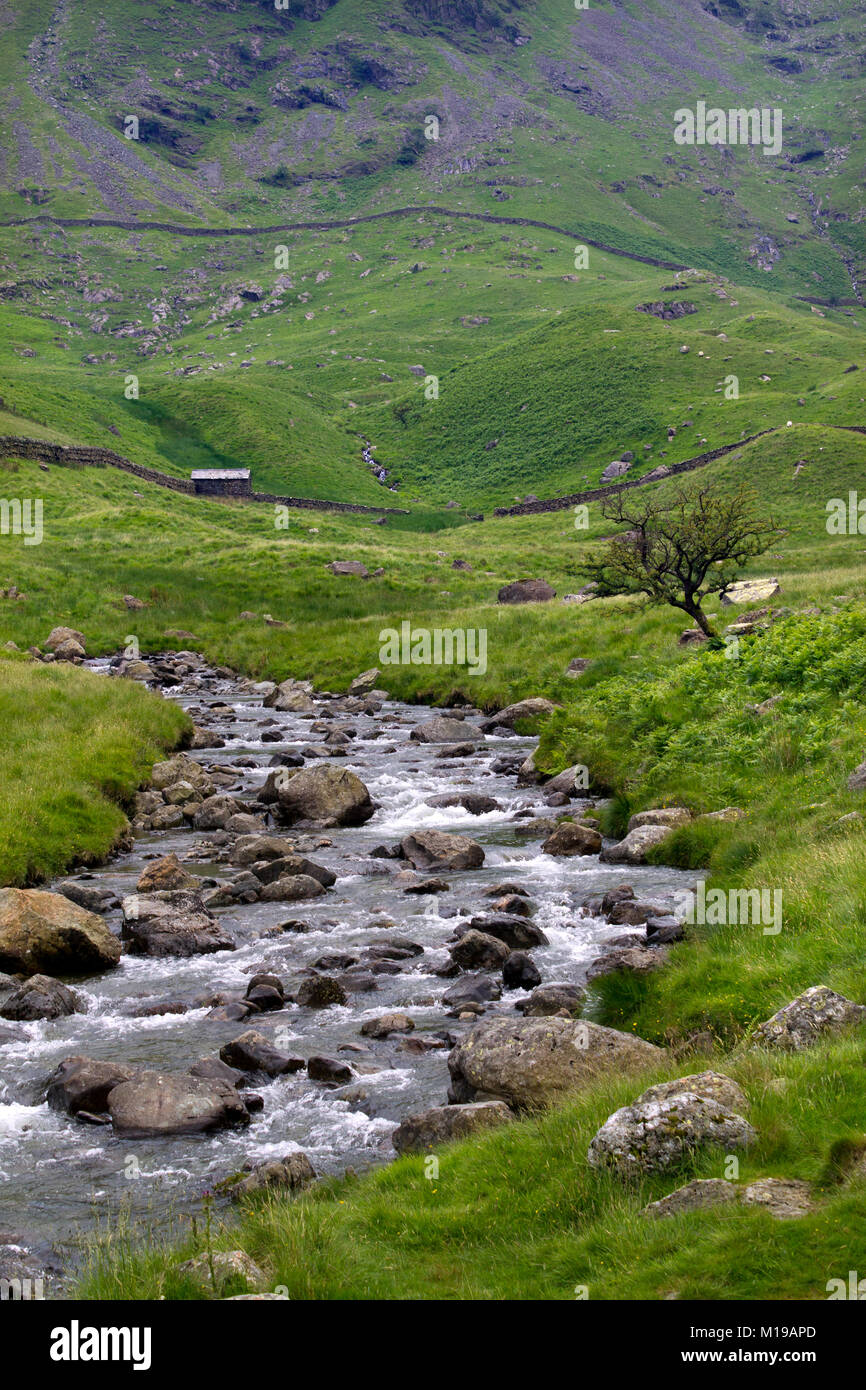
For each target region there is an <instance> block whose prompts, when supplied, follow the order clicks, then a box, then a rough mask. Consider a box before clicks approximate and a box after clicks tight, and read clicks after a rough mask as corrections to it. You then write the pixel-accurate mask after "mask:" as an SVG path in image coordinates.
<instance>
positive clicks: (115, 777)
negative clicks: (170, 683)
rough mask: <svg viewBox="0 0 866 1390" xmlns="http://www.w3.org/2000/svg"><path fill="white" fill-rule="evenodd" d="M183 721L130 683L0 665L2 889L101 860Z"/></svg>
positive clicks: (78, 673) (163, 702)
mask: <svg viewBox="0 0 866 1390" xmlns="http://www.w3.org/2000/svg"><path fill="white" fill-rule="evenodd" d="M188 724H189V720H188V718H187V716H186V715H185V714H183V712H182V711H181V710H180V709H178V707H177V706H176V705H174V704H171V703H169V702H168V701H166V700H162V699H161V698H160V697H159V696H154V695H151V694H149V693H148V692H147V691H146V690H143V689H142V688H141V686H138V685H135V684H134V683H133V682H131V681H107V680H105V679H104V677H102V676H96V675H93V674H91V673H90V672H89V671H79V670H76V669H75V668H74V667H70V666H62V667H60V666H58V667H53V666H37V665H30V664H27V663H24V662H22V661H18V660H3V661H0V726H2V728H3V740H2V743H0V786H2V788H3V796H2V800H0V883H2V884H4V885H10V884H11V885H16V886H23V885H26V884H33V883H36V882H38V881H40V880H41V879H44V878H48V877H50V876H51V875H52V874H58V873H60V872H62V871H63V870H64V869H66V868H68V867H69V866H70V865H71V864H73V863H87V862H94V861H98V860H100V859H102V858H103V857H104V855H105V854H106V853H107V852H108V850H109V849H110V848H111V846H112V845H113V844H114V843H115V842H116V841H117V839H118V836H120V835H121V834H122V832H123V830H124V829H125V827H126V824H127V818H126V815H125V812H124V807H125V806H126V807H128V806H129V803H130V801H131V799H132V796H133V793H134V792H135V790H136V789H137V788H138V787H139V786H140V785H141V783H142V782H143V781H145V780H146V779H147V777H148V775H149V773H150V768H151V767H152V765H153V763H154V762H155V761H156V760H157V759H158V758H160V757H161V756H162V755H163V753H164V752H165V750H167V749H169V748H173V747H174V746H175V745H176V744H177V742H178V740H179V738H180V737H181V734H182V732H183V730H184V729H185V728H186V727H187V726H188Z"/></svg>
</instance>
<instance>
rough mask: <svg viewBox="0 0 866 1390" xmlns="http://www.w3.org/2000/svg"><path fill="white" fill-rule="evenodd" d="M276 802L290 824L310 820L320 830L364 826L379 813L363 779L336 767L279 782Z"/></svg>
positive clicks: (328, 765) (301, 773)
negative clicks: (332, 827) (323, 828)
mask: <svg viewBox="0 0 866 1390" xmlns="http://www.w3.org/2000/svg"><path fill="white" fill-rule="evenodd" d="M286 771H287V772H288V770H286ZM277 801H278V806H279V813H280V816H281V817H282V819H283V820H285V821H287V822H289V823H290V824H291V823H293V822H294V821H297V820H308V821H312V822H314V823H315V824H316V825H320V826H336V825H364V824H365V822H366V821H368V820H369V819H370V817H371V816H372V815H373V813H374V811H375V809H376V808H375V806H374V805H373V803H372V801H371V800H370V793H369V792H368V790H367V788H366V787H365V786H364V783H363V782H362V781H361V779H360V777H357V776H356V775H355V773H354V772H350V771H349V770H348V768H345V767H335V766H334V764H333V763H321V764H320V765H318V766H317V767H305V768H302V769H300V770H299V771H297V772H295V773H293V774H292V775H291V776H289V775H286V776H284V777H282V778H280V779H279V781H278V783H277Z"/></svg>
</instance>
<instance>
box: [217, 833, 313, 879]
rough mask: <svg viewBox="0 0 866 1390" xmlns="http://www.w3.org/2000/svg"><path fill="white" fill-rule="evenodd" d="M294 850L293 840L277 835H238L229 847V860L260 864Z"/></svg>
mask: <svg viewBox="0 0 866 1390" xmlns="http://www.w3.org/2000/svg"><path fill="white" fill-rule="evenodd" d="M294 851H295V842H294V840H286V839H283V838H282V837H281V836H279V835H240V836H239V837H238V839H237V840H235V842H234V844H233V845H232V847H231V851H230V853H229V861H230V862H231V863H232V864H240V865H247V864H256V865H260V864H263V863H264V862H265V861H266V860H268V859H285V858H287V857H288V856H289V855H290V854H294ZM299 872H300V873H303V872H305V871H304V870H299Z"/></svg>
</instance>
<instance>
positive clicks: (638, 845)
mask: <svg viewBox="0 0 866 1390" xmlns="http://www.w3.org/2000/svg"><path fill="white" fill-rule="evenodd" d="M671 829H672V827H671V826H669V825H639V826H637V828H636V829H635V830H630V831H629V832H628V834H627V835H626V837H625V839H624V840H620V841H619V842H618V843H617V844H615V845H609V846H608V848H607V849H603V850H602V852H601V855H600V856H599V857H600V858H601V861H602V863H603V864H645V863H646V860H647V855H648V853H649V851H650V850H651V849H654V848H655V846H656V845H660V844H661V843H662V841H663V840H666V839H667V838H668V836H669V835H670V833H671Z"/></svg>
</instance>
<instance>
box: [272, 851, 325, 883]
mask: <svg viewBox="0 0 866 1390" xmlns="http://www.w3.org/2000/svg"><path fill="white" fill-rule="evenodd" d="M252 871H253V873H254V874H255V876H256V878H257V879H258V880H259V882H260V883H276V882H277V880H278V879H281V878H293V877H294V876H296V875H300V876H302V877H305V878H314V879H315V880H316V882H317V883H320V884H321V885H322V887H323V888H332V887H333V886H334V884H335V883H336V882H337V875H336V874H335V873H333V872H332V870H331V869H326V868H325V866H324V865H323V864H315V863H314V862H313V860H312V859H305V858H304V856H303V855H302V854H283V855H280V856H279V857H278V858H269V859H266V860H262V862H261V863H254V864H253V866H252Z"/></svg>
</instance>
